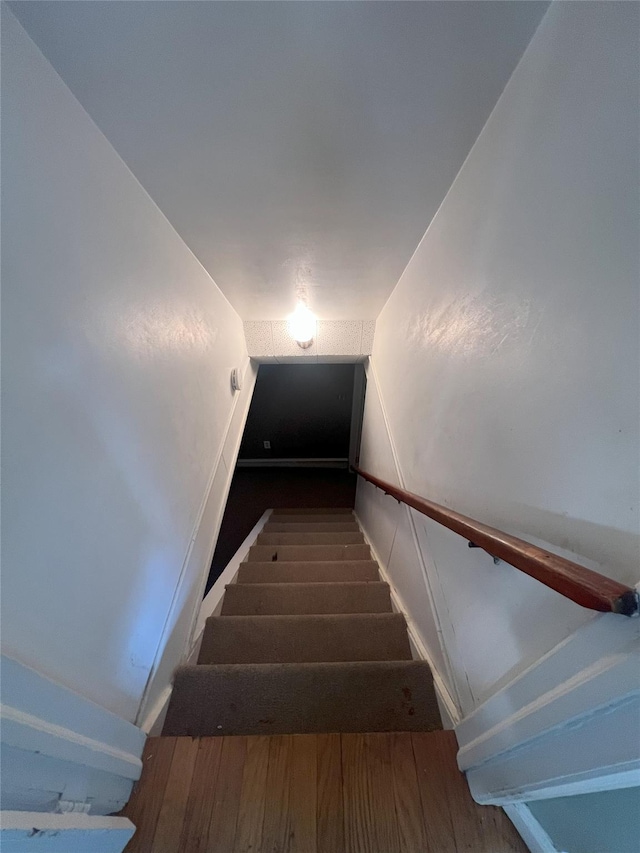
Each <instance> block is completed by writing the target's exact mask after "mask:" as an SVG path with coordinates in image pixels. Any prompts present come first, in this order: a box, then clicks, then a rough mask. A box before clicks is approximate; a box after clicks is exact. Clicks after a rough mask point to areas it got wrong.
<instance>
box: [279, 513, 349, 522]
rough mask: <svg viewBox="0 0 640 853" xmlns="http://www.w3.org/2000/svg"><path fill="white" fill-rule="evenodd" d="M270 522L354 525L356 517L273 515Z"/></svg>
mask: <svg viewBox="0 0 640 853" xmlns="http://www.w3.org/2000/svg"><path fill="white" fill-rule="evenodd" d="M269 520H270V521H274V522H277V523H279V524H281V523H285V524H302V523H303V522H304V523H305V524H345V523H347V522H351V523H353V522H354V521H356V518H355V516H354V515H346V514H343V513H336V514H335V515H329V514H328V513H321V514H320V515H301V514H293V515H272V516H270V519H269ZM356 523H357V522H356Z"/></svg>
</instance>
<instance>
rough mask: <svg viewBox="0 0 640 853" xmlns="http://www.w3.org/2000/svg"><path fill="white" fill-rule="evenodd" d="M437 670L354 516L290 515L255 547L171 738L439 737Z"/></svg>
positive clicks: (167, 728) (195, 669) (212, 632)
mask: <svg viewBox="0 0 640 853" xmlns="http://www.w3.org/2000/svg"><path fill="white" fill-rule="evenodd" d="M440 728H441V724H440V716H439V713H438V707H437V702H436V698H435V693H434V689H433V681H432V677H431V672H430V670H429V667H428V665H427V664H426V663H424V662H422V661H414V660H412V658H411V650H410V647H409V639H408V636H407V626H406V623H405V619H404V616H403V615H402V614H400V613H393V612H392V608H391V600H390V595H389V587H388V585H387V584H386V583H382V582H381V580H380V575H379V572H378V565H377V563H375V561H373V560H372V558H371V550H370V548H369V546H368V545H367V544H366V543H365V540H364V536H363V534H362V532H361V530H360V528H359V526H358V523H357V521H356V519H355V517H354V515H353V513H352V511H351V510H350V509H280V510H274V512H273V514H272V516H271V518H270V520H269V522H268V523H267V524H266V525H265V527H264V530H263V532H262V533H260V534H259V536H258V538H257V540H256V542H255V544H254V545H253V546H252V547H251V548H250V550H249V554H248V557H247V561H246V562H244V563H242V564H241V566H240V570H239V572H238V577H237V583H235V584H231V585H229V586H227V588H226V592H225V596H224V600H223V605H222V611H221V615H219V616H213V617H211V618H209V619H208V620H207V624H206V628H205V631H204V636H203V640H202V645H201V648H200V655H199V658H198V663H197V665H195V666H183V667H180V668H179V669H178V670H177V672H176V676H175V682H174V689H173V693H172V697H171V702H170V705H169V709H168V712H167V717H166V720H165V724H164V729H163V735H165V736H191V737H208V736H225V735H274V734H292V733H299V734H302V733H317V732H391V731H404V732H409V731H414V732H415V731H433V730H436V729H440Z"/></svg>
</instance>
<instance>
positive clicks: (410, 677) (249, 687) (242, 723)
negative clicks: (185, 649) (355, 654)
mask: <svg viewBox="0 0 640 853" xmlns="http://www.w3.org/2000/svg"><path fill="white" fill-rule="evenodd" d="M440 728H442V726H441V723H440V717H439V712H438V705H437V701H436V696H435V691H434V688H433V681H432V677H431V672H430V670H429V666H428V665H427V664H426V663H425V662H424V661H376V662H353V661H350V662H348V663H335V662H330V663H327V662H323V663H262V664H214V665H202V664H201V665H197V666H185V667H179V668H178V670H177V671H176V676H175V685H174V689H173V692H172V696H171V701H170V704H169V709H168V712H167V717H166V720H165V724H164V730H163V734H164V735H170V736H181V735H187V736H192V737H198V736H209V735H217V736H219V735H232V734H247V735H249V734H294V733H301V734H302V733H308V732H376V731H431V730H436V729H440Z"/></svg>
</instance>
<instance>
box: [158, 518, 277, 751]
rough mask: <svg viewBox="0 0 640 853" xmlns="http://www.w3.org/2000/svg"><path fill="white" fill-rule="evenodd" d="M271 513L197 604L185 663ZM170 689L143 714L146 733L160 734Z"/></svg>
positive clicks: (193, 654) (196, 649)
mask: <svg viewBox="0 0 640 853" xmlns="http://www.w3.org/2000/svg"><path fill="white" fill-rule="evenodd" d="M272 512H273V510H271V509H268V510H266V511H265V512H264V513H263V514H262V516H261V517H260V520H259V521H258V522H257V524H256V525H255V526H254V527H253V529H252V530H251V532H250V533H249V535H248V536H247V537H246V539H245V540H244V542H243V543H242V545H241V546H240V547H239V548H238V550H237V551H236V553H235V554H234V555H233V557H232V558H231V560H230V561H229V563H228V564H227V566H226V567H225V569H224V570H223V572H222V574H221V575H220V577H219V578H218V579H217V581H216V582H215V583H214V585H213V586H212V587H211V589H210V590H209V592H208V593H207V595H206V596H205V598H204V600H203V602H202V604H201V606H200V610H199V611H198V616H197V619H196V628H195V631H194V635H193V639H192V641H191V646H190V647H189V651H188V654H187V658H186V660H187V663H196V661H197V659H198V654H199V652H200V644H201V642H202V634H203V632H204V628H205V625H206V622H207V619H208V618H209V616H216V615H217V614H218V613H219V612H220V609H221V607H222V599H223V597H224V591H225V587H226V586H228V585H229V584H232V583H235V580H236V577H237V575H238V570H239V568H240V563H242V562H243V560H244V559H245V557H246V556H247V554H248V552H249V548H250V547H251V545H253V543H254V542H255V540H256V538H257V536H258V534H259V533H260V532H261V530H262V528H263V527H264V526H265V524H266V523H267V522H268V520H269V517H270V516H271V513H272ZM172 690H173V686H172V685H171V684H169V685H168V686H167V687H165V689H164V690H163V692H162V693H161V694H160V696H159V697H158V699H157V701H156V702H155V704H154V706H153V707H152V708H151V709H150V711H149V713H148V714H147V716H146V717H145V719H144V721H143V723H142V728H143V729H144V731H145V732H147V733H148V734H149V735H152V736H156V735H159V734H160V733H161V731H162V726H163V725H164V718H165V715H166V713H167V708H168V707H169V700H170V699H171V691H172Z"/></svg>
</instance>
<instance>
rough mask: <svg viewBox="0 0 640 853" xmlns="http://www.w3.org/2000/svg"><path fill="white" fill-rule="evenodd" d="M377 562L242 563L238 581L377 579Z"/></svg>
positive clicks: (339, 581)
mask: <svg viewBox="0 0 640 853" xmlns="http://www.w3.org/2000/svg"><path fill="white" fill-rule="evenodd" d="M379 580H380V575H379V572H378V564H377V563H374V562H372V561H370V560H353V561H351V562H341V561H335V562H330V561H328V562H322V561H318V562H312V563H298V562H291V563H286V562H271V563H253V562H251V563H241V564H240V569H239V571H238V581H237V582H238V584H250V583H342V582H345V581H379Z"/></svg>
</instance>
